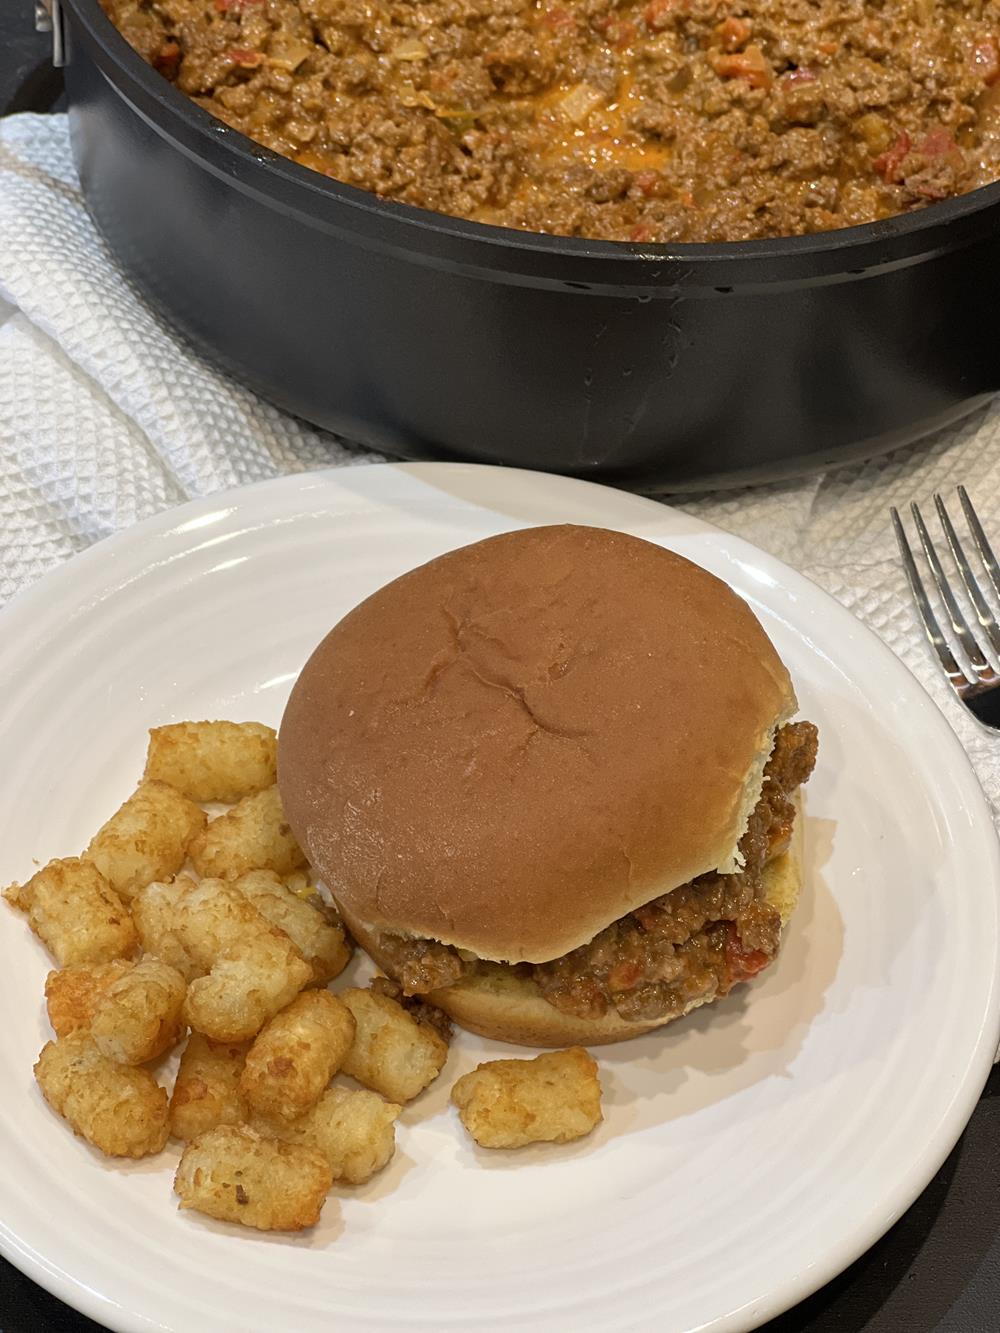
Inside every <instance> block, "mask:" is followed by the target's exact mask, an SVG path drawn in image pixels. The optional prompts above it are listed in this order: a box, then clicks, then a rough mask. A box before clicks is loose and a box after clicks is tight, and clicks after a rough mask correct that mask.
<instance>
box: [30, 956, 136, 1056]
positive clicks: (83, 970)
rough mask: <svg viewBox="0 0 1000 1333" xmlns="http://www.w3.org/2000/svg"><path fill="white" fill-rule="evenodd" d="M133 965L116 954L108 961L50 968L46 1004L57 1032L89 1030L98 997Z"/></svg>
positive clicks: (60, 1034)
mask: <svg viewBox="0 0 1000 1333" xmlns="http://www.w3.org/2000/svg"><path fill="white" fill-rule="evenodd" d="M133 966H134V964H133V963H131V962H129V961H128V960H127V959H125V958H116V959H114V960H113V961H112V962H110V963H77V964H76V965H75V966H73V967H64V968H62V969H61V970H60V971H58V972H50V973H49V975H48V976H47V977H46V978H45V1005H46V1008H47V1009H48V1012H49V1022H50V1023H51V1024H52V1031H53V1032H54V1033H55V1034H56V1036H57V1037H68V1036H69V1034H70V1033H71V1032H78V1031H83V1032H89V1031H90V1025H91V1023H92V1022H93V1021H94V1010H95V1009H96V1008H97V1003H98V1001H99V1000H100V999H101V997H102V996H103V995H104V993H105V991H106V990H107V989H108V987H109V986H110V985H111V984H112V983H113V982H115V981H118V980H119V978H120V977H123V976H124V975H125V973H126V972H130V971H131V970H132V967H133Z"/></svg>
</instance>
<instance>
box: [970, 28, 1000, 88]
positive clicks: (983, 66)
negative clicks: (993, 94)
mask: <svg viewBox="0 0 1000 1333" xmlns="http://www.w3.org/2000/svg"><path fill="white" fill-rule="evenodd" d="M972 68H973V69H974V70H975V72H976V73H977V74H978V75H979V77H980V78H981V79H982V81H983V83H985V84H986V86H987V88H989V87H991V86H992V85H993V84H994V83H996V81H997V79H1000V46H998V45H997V42H996V39H995V38H993V37H984V38H983V39H982V41H979V42H977V43H976V45H975V46H974V47H973V48H972Z"/></svg>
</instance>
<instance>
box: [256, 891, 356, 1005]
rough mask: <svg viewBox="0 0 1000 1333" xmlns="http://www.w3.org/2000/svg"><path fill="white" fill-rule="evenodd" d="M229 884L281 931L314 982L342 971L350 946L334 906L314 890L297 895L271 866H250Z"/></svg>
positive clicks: (329, 979)
mask: <svg viewBox="0 0 1000 1333" xmlns="http://www.w3.org/2000/svg"><path fill="white" fill-rule="evenodd" d="M302 882H303V883H305V882H306V880H305V876H304V875H303V876H302ZM233 887H234V888H236V889H239V891H240V893H242V894H243V895H244V897H245V898H248V899H249V900H250V902H252V903H253V905H254V907H256V909H257V911H258V912H260V914H261V916H265V917H267V919H268V921H270V922H271V924H272V925H273V926H277V927H278V929H279V930H283V931H284V932H285V934H286V935H287V936H288V937H289V939H290V940H291V941H292V943H293V944H294V945H295V947H296V948H297V949H298V951H299V953H300V954H301V955H302V957H303V958H304V959H305V960H306V962H307V963H309V964H310V965H311V966H312V970H313V981H314V982H315V983H316V985H318V986H325V985H326V984H327V982H328V981H332V980H333V979H334V977H337V976H339V975H340V973H341V972H343V970H344V968H345V967H346V966H347V964H348V963H349V962H350V960H351V946H350V944H349V943H348V940H347V934H346V932H345V931H344V927H343V926H342V925H341V923H340V917H339V916H338V915H337V912H336V909H335V908H334V907H332V906H331V905H330V904H329V903H327V902H325V901H324V899H323V898H321V897H320V895H319V894H318V893H312V894H310V895H308V896H307V897H300V896H299V894H297V893H296V892H294V891H293V890H292V889H291V888H289V887H288V886H287V885H286V884H285V882H284V881H283V880H281V879H280V878H279V877H278V876H277V875H276V874H275V873H274V871H273V870H251V871H249V872H248V873H247V874H246V875H241V876H240V877H239V879H237V880H234V881H233Z"/></svg>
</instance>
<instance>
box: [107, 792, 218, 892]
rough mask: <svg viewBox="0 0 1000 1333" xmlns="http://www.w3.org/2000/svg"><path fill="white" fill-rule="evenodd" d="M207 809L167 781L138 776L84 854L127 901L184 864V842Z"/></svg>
mask: <svg viewBox="0 0 1000 1333" xmlns="http://www.w3.org/2000/svg"><path fill="white" fill-rule="evenodd" d="M206 818H207V816H206V814H205V812H204V810H201V809H199V808H198V806H196V805H195V804H194V802H193V801H189V800H188V799H187V797H186V796H182V795H181V793H180V792H179V791H177V790H176V788H174V787H171V786H170V785H169V784H168V783H166V782H140V784H139V786H138V787H137V788H136V790H135V791H134V792H133V794H132V795H131V796H130V797H129V798H128V800H127V801H126V802H125V804H124V805H122V806H121V807H119V809H118V810H116V811H115V813H114V814H113V815H112V816H111V818H110V819H109V820H108V821H107V823H106V824H104V825H103V826H102V827H101V828H100V829H98V831H97V832H96V833H95V834H94V836H93V838H91V840H90V845H89V847H88V848H87V850H86V851H85V852H84V854H83V856H84V860H86V861H90V862H92V863H93V864H94V865H95V866H97V868H98V870H99V871H100V872H101V874H102V875H103V876H104V877H105V879H107V881H108V883H109V884H110V885H111V887H112V888H113V889H114V890H115V892H116V893H118V894H120V895H121V897H122V898H123V899H124V900H125V902H130V901H131V900H132V899H133V898H134V897H135V895H136V894H137V893H138V892H139V890H140V889H141V888H143V887H144V886H145V885H147V884H149V883H151V882H152V881H153V880H154V879H169V878H170V876H171V875H176V874H177V872H178V870H180V868H181V866H182V865H183V864H184V861H185V858H186V856H187V851H188V845H189V844H190V842H191V840H192V839H193V838H194V837H195V835H196V834H198V833H200V832H201V830H202V829H203V828H204V827H205V821H206Z"/></svg>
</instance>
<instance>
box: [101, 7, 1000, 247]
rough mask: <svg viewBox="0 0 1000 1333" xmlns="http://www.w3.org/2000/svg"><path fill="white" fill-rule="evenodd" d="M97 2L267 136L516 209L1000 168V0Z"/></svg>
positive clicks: (332, 159) (712, 221) (357, 169)
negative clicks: (375, 2) (999, 109)
mask: <svg viewBox="0 0 1000 1333" xmlns="http://www.w3.org/2000/svg"><path fill="white" fill-rule="evenodd" d="M103 4H104V7H105V9H106V10H107V12H108V14H109V16H110V17H111V19H112V20H113V22H114V23H115V24H116V25H117V26H118V28H119V29H120V30H121V32H122V33H123V34H124V35H125V37H126V38H127V40H128V41H129V42H130V43H131V44H132V45H133V46H134V47H135V48H136V50H137V51H139V52H140V54H141V55H143V56H144V57H145V58H146V59H147V60H148V61H150V63H151V64H153V65H154V66H155V67H156V68H157V69H158V70H160V72H161V73H162V74H163V75H164V76H165V77H166V78H168V79H171V80H173V82H174V83H176V85H177V87H178V88H180V89H181V90H182V91H183V92H185V93H187V94H188V95H190V96H191V97H193V98H194V99H195V101H197V102H198V103H199V104H200V105H201V106H203V107H205V108H206V109H207V110H208V111H210V112H212V114H213V115H215V116H218V117H219V118H220V119H221V120H223V121H225V122H226V123H227V124H229V125H231V126H233V127H235V128H236V129H238V130H241V131H243V133H245V134H247V135H249V136H250V138H252V139H256V140H257V141H258V142H259V143H261V144H264V145H265V146H266V147H268V148H271V149H273V150H275V151H276V152H278V153H282V154H284V155H285V156H287V157H290V158H293V159H294V160H295V161H297V162H300V163H303V164H305V165H306V166H309V167H313V168H315V169H316V170H317V171H320V172H323V173H325V174H326V175H328V176H332V177H334V178H335V179H337V180H340V181H346V182H348V183H349V184H351V185H356V186H359V187H360V188H362V189H365V190H371V191H373V192H374V193H375V194H378V195H381V196H383V197H384V198H389V199H396V200H401V201H403V202H404V203H408V204H415V205H418V206H419V207H422V208H429V209H435V210H437V211H439V212H442V213H450V214H453V215H455V216H457V217H463V218H471V219H473V220H476V221H481V222H491V223H496V224H499V225H501V226H506V227H518V228H523V229H527V230H529V231H538V232H551V233H555V234H557V235H564V236H585V237H591V238H602V239H607V240H617V241H633V242H673V241H739V240H746V239H750V238H756V237H768V236H792V235H800V234H802V233H807V232H817V231H826V230H829V229H831V228H835V227H846V226H851V225H853V224H855V223H863V222H871V221H873V220H875V219H877V218H885V217H889V216H892V215H893V214H896V213H901V212H904V211H906V210H909V209H914V208H919V207H922V206H923V205H926V204H928V203H930V202H932V201H933V200H936V199H944V198H947V197H948V196H950V195H956V194H961V193H963V192H965V191H967V190H971V189H974V188H975V187H976V186H979V185H983V184H986V183H987V182H989V181H993V180H995V179H997V178H998V177H1000V115H998V110H997V107H998V102H1000V84H998V82H997V81H998V79H1000V0H867V2H865V0H641V2H640V3H632V2H630V0H622V2H620V3H615V2H614V0H389V2H388V3H380V4H372V3H366V0H103Z"/></svg>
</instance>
